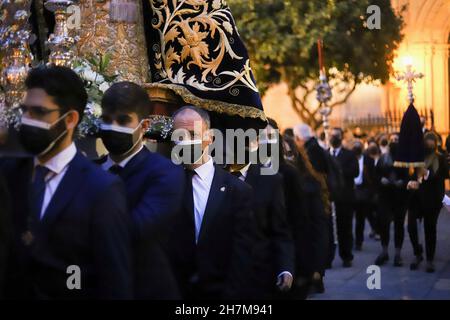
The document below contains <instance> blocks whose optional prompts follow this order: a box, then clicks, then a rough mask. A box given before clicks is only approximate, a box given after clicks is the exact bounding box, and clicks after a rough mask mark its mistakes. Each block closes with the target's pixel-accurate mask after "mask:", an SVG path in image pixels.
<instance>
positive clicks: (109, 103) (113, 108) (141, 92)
mask: <svg viewBox="0 0 450 320" xmlns="http://www.w3.org/2000/svg"><path fill="white" fill-rule="evenodd" d="M102 109H104V110H106V111H108V112H111V113H115V112H117V111H120V112H135V113H137V115H138V117H139V120H141V119H144V118H146V117H147V116H148V115H149V113H150V98H149V96H148V94H147V92H146V91H145V89H144V88H142V87H141V86H140V85H138V84H136V83H133V82H129V81H122V82H116V83H114V84H113V85H112V86H111V87H110V88H109V89H108V90H106V92H105V94H104V95H103V98H102Z"/></svg>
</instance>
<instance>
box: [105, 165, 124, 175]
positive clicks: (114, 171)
mask: <svg viewBox="0 0 450 320" xmlns="http://www.w3.org/2000/svg"><path fill="white" fill-rule="evenodd" d="M108 171H109V172H111V173H112V174H115V175H119V174H120V173H121V172H122V171H123V168H122V167H121V166H119V165H118V164H115V165H113V166H111V167H110V168H109V169H108Z"/></svg>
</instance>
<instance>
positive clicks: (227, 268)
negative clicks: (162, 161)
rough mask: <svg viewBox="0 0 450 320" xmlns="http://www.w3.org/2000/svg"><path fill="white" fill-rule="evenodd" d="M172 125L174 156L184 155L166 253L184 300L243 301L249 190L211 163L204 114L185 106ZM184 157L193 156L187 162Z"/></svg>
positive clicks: (249, 225)
mask: <svg viewBox="0 0 450 320" xmlns="http://www.w3.org/2000/svg"><path fill="white" fill-rule="evenodd" d="M173 119H174V134H173V135H172V141H173V142H174V143H175V147H174V150H177V149H178V151H179V152H182V154H183V156H182V157H181V160H182V162H183V164H184V166H185V168H186V169H185V174H186V179H187V180H186V188H185V194H184V198H183V206H182V209H181V211H180V214H179V216H178V219H177V220H176V223H175V224H174V226H173V233H172V236H171V238H170V241H169V243H170V245H169V247H170V252H171V254H170V255H171V259H172V262H173V266H174V269H175V275H176V277H177V280H178V283H179V285H180V289H181V291H182V295H183V298H190V299H192V298H194V299H227V298H228V299H240V298H245V297H246V296H245V295H244V293H243V292H244V291H246V290H247V288H248V279H249V276H250V269H249V268H250V262H251V261H250V253H251V252H250V249H251V245H252V243H251V242H252V239H253V236H252V232H251V228H252V226H253V225H254V222H253V221H252V218H251V217H252V213H251V203H252V189H251V188H250V186H248V185H247V184H245V183H244V182H242V181H240V180H239V179H238V178H236V177H234V176H233V175H232V174H230V173H228V172H227V171H225V170H223V169H222V168H221V167H220V166H218V165H216V164H215V163H214V162H213V159H212V157H211V156H210V155H209V152H208V149H209V146H210V145H211V143H212V136H211V130H210V127H209V126H210V123H209V116H208V113H207V112H206V111H204V110H202V109H199V108H197V107H194V106H186V107H183V108H181V109H180V110H178V111H177V112H176V113H175V114H174V115H173ZM192 151H193V152H192ZM174 152H175V151H173V152H172V153H174ZM189 153H191V154H192V153H193V154H194V156H191V157H189V156H188V157H186V154H189ZM172 158H174V156H173V155H172Z"/></svg>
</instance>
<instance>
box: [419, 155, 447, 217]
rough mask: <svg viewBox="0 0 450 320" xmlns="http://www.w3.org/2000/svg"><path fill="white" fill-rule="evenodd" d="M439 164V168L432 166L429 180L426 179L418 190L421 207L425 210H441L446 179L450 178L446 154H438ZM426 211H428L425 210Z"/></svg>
mask: <svg viewBox="0 0 450 320" xmlns="http://www.w3.org/2000/svg"><path fill="white" fill-rule="evenodd" d="M436 158H437V161H438V163H439V166H438V168H437V170H433V169H432V168H431V167H429V168H427V169H428V170H429V172H430V173H429V176H428V179H427V180H424V181H423V182H422V184H421V185H420V188H419V190H418V196H419V199H420V204H421V208H423V209H424V210H427V209H429V210H439V209H440V208H441V207H442V199H443V198H444V194H445V179H448V164H447V159H445V157H444V155H442V154H436ZM424 213H426V212H424Z"/></svg>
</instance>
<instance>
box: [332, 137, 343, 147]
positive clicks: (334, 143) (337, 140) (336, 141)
mask: <svg viewBox="0 0 450 320" xmlns="http://www.w3.org/2000/svg"><path fill="white" fill-rule="evenodd" d="M341 143H342V139H341V138H339V137H338V136H331V138H330V144H331V146H332V147H333V148H339V147H340V146H341Z"/></svg>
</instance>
